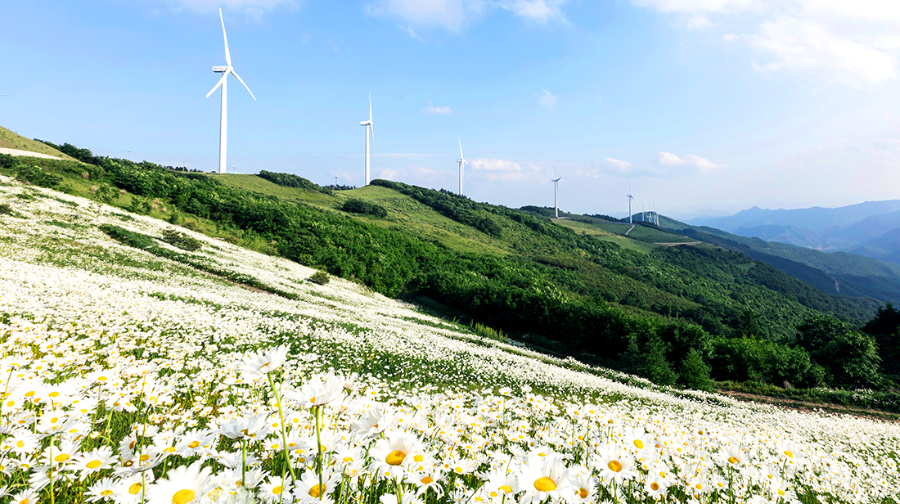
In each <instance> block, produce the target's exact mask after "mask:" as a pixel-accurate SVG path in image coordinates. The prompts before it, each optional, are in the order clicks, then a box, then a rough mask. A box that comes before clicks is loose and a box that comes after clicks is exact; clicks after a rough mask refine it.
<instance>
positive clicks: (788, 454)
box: [784, 450, 794, 458]
mask: <svg viewBox="0 0 900 504" xmlns="http://www.w3.org/2000/svg"><path fill="white" fill-rule="evenodd" d="M784 454H785V455H787V456H788V457H791V458H794V454H793V453H791V452H790V450H785V451H784Z"/></svg>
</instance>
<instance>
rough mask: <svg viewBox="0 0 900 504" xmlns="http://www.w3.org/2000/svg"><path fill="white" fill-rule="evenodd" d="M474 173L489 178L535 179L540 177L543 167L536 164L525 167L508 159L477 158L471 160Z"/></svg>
mask: <svg viewBox="0 0 900 504" xmlns="http://www.w3.org/2000/svg"><path fill="white" fill-rule="evenodd" d="M470 166H471V167H472V170H473V172H474V174H477V175H480V176H483V177H484V178H486V179H488V180H500V181H511V180H534V179H538V178H540V173H541V169H540V167H538V166H536V165H528V167H527V168H523V167H522V165H520V164H519V163H516V162H515V161H508V160H506V159H487V158H476V159H473V160H472V161H471V165H470Z"/></svg>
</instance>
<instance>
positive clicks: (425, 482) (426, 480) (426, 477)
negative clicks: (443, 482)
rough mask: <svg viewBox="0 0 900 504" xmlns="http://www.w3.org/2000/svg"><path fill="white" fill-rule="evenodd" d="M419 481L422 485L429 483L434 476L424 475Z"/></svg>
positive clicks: (432, 481)
mask: <svg viewBox="0 0 900 504" xmlns="http://www.w3.org/2000/svg"><path fill="white" fill-rule="evenodd" d="M421 481H422V484H423V485H430V484H432V483H434V478H432V477H431V476H425V477H424V478H422V480H421Z"/></svg>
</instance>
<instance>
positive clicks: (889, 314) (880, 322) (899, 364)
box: [862, 302, 900, 381]
mask: <svg viewBox="0 0 900 504" xmlns="http://www.w3.org/2000/svg"><path fill="white" fill-rule="evenodd" d="M862 330H863V332H865V333H866V334H869V335H871V336H874V337H875V341H876V342H877V343H878V349H879V350H880V355H881V369H882V372H883V373H884V374H886V375H890V377H891V379H893V380H895V381H900V310H898V309H897V308H894V306H893V305H892V304H891V303H890V302H888V303H886V304H885V305H884V307H883V308H879V309H878V313H877V314H876V315H875V318H873V319H872V320H870V321H869V322H868V323H867V324H866V325H865V326H863V328H862Z"/></svg>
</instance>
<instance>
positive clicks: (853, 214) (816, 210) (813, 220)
mask: <svg viewBox="0 0 900 504" xmlns="http://www.w3.org/2000/svg"><path fill="white" fill-rule="evenodd" d="M896 211H900V200H891V201H867V202H865V203H859V204H856V205H849V206H845V207H840V208H822V207H812V208H799V209H795V210H768V209H763V208H759V207H753V208H750V209H748V210H741V211H740V212H738V213H737V214H735V215H731V216H728V217H711V218H708V217H698V218H695V219H691V220H689V221H688V224H691V225H693V226H706V227H712V228H716V229H721V230H723V231H728V232H731V233H736V232H737V230H738V229H739V228H753V227H757V226H768V225H776V226H784V227H791V226H793V227H797V228H801V229H808V230H811V231H813V232H821V231H825V230H827V229H829V228H838V227H840V228H843V227H846V226H849V225H851V224H853V223H856V222H859V221H861V220H863V219H866V218H868V217H872V216H876V215H881V214H887V213H892V212H896Z"/></svg>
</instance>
